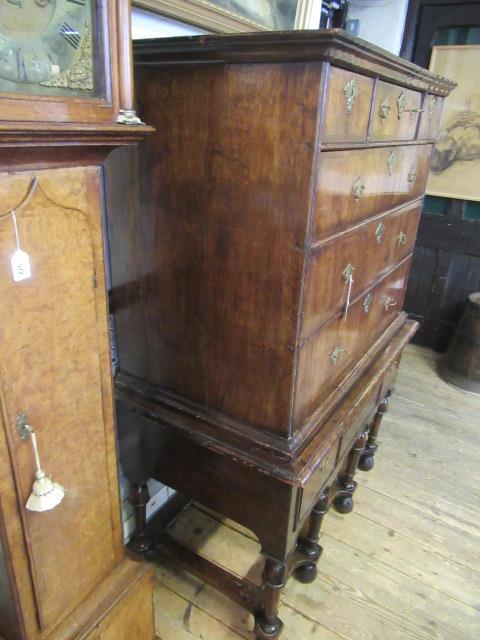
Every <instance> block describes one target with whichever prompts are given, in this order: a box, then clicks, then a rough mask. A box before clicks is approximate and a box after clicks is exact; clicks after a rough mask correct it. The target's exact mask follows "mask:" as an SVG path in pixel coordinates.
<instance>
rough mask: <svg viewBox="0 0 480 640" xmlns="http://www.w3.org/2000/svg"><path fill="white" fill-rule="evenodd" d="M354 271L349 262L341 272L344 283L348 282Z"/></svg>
mask: <svg viewBox="0 0 480 640" xmlns="http://www.w3.org/2000/svg"><path fill="white" fill-rule="evenodd" d="M354 271H355V267H354V266H353V264H352V263H351V262H349V263H348V264H347V266H346V267H345V269H344V270H343V271H342V278H343V279H344V280H345V282H348V281H349V280H350V278H351V277H352V275H353V272H354Z"/></svg>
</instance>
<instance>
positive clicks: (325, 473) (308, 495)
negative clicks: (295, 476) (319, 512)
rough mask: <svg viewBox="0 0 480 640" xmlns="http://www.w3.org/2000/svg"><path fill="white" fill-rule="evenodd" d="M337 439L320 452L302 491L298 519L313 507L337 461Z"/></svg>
mask: <svg viewBox="0 0 480 640" xmlns="http://www.w3.org/2000/svg"><path fill="white" fill-rule="evenodd" d="M337 451H338V440H337V439H335V440H334V441H333V442H331V443H329V444H328V445H327V446H326V447H325V450H324V452H323V453H321V455H320V457H319V460H318V464H317V467H316V469H315V471H314V472H313V473H312V475H311V476H310V478H309V479H308V480H307V482H306V483H305V486H304V487H303V491H302V503H301V507H300V518H299V519H300V520H302V519H303V518H304V516H305V514H306V513H307V511H308V510H309V509H311V508H312V507H313V505H314V504H315V502H316V501H317V499H318V496H319V494H320V492H321V491H322V489H323V488H324V487H325V485H326V484H327V480H328V478H329V477H330V475H331V473H332V471H333V470H334V469H335V466H336V463H337V457H338V456H337Z"/></svg>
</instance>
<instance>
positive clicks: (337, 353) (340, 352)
mask: <svg viewBox="0 0 480 640" xmlns="http://www.w3.org/2000/svg"><path fill="white" fill-rule="evenodd" d="M346 353H347V352H346V351H345V349H344V348H343V347H340V346H338V347H335V349H334V350H333V351H332V354H331V356H330V360H331V361H332V362H333V364H337V362H338V361H339V360H340V358H341V357H342V356H344V355H345V354H346Z"/></svg>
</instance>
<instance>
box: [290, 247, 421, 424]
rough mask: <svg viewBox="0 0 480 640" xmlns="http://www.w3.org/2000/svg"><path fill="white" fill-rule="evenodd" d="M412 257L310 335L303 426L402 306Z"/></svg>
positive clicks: (305, 350) (302, 383)
mask: <svg viewBox="0 0 480 640" xmlns="http://www.w3.org/2000/svg"><path fill="white" fill-rule="evenodd" d="M409 266H410V260H407V261H405V262H404V263H403V264H402V265H400V266H399V267H398V269H395V271H393V272H392V273H390V274H389V275H388V276H387V277H386V278H385V279H384V280H382V281H381V282H380V283H379V284H378V285H377V286H376V287H374V288H373V289H372V290H370V291H369V292H368V293H366V294H365V295H363V296H362V297H360V298H358V299H357V300H356V301H355V302H354V303H353V304H352V305H351V307H350V309H349V312H348V315H347V316H346V317H345V315H344V314H342V315H341V316H337V317H336V318H334V319H333V320H332V321H331V322H329V323H328V324H327V325H326V326H325V327H324V328H323V329H322V330H321V331H319V332H318V333H317V334H315V335H314V336H312V337H311V338H309V339H308V340H307V341H306V342H305V344H304V345H303V346H302V348H301V350H300V354H299V362H298V374H297V380H296V401H295V418H294V422H295V425H296V428H298V427H300V426H301V425H302V424H303V422H304V421H305V420H306V419H307V418H308V417H309V416H310V414H311V413H312V412H313V411H314V410H315V409H316V408H317V407H318V405H319V404H320V403H321V402H322V401H323V400H324V399H325V398H326V396H327V395H328V394H329V393H330V392H331V391H332V390H333V388H334V387H336V386H337V385H338V383H339V382H340V381H341V380H342V379H343V378H344V377H345V375H346V374H347V373H348V372H349V371H351V370H352V368H353V367H354V366H355V364H356V363H357V362H358V360H360V358H361V357H362V356H363V355H364V353H365V352H366V351H367V350H368V349H369V348H370V347H371V346H372V345H373V343H374V342H375V341H376V339H377V338H378V337H379V336H380V335H381V334H382V333H383V332H384V331H385V330H386V329H387V327H388V326H389V325H390V324H391V323H392V322H393V321H394V320H395V318H396V317H397V315H398V312H399V311H400V310H401V308H402V303H403V294H404V288H405V284H406V279H407V276H408V270H409Z"/></svg>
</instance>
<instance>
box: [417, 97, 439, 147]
mask: <svg viewBox="0 0 480 640" xmlns="http://www.w3.org/2000/svg"><path fill="white" fill-rule="evenodd" d="M442 108H443V98H440V96H431V95H428V94H427V95H426V96H425V100H424V103H423V112H422V116H421V118H420V128H419V130H418V139H419V140H436V138H437V135H438V131H439V129H440V118H441V116H442Z"/></svg>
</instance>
